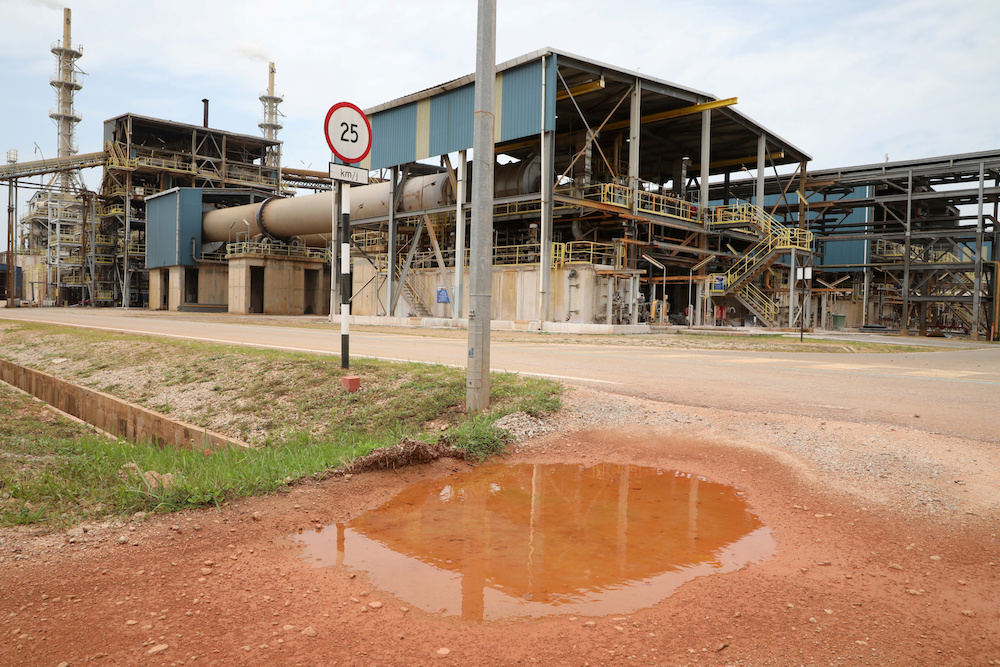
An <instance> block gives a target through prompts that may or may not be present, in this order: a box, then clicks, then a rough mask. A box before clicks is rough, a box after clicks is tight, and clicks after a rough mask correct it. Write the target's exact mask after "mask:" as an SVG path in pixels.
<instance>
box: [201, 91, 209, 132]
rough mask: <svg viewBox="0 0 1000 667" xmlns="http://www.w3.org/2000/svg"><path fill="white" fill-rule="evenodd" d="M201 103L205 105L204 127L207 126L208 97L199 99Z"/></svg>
mask: <svg viewBox="0 0 1000 667" xmlns="http://www.w3.org/2000/svg"><path fill="white" fill-rule="evenodd" d="M201 103H202V104H204V105H205V121H204V122H205V127H208V98H207V97H206V98H204V99H203V100H202V101H201Z"/></svg>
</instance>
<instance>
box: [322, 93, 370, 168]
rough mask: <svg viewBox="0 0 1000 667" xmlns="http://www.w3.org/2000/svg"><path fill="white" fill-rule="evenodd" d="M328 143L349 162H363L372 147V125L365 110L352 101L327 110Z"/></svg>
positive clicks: (339, 155) (342, 158)
mask: <svg viewBox="0 0 1000 667" xmlns="http://www.w3.org/2000/svg"><path fill="white" fill-rule="evenodd" d="M324 129H325V131H326V143H327V144H329V145H330V150H331V151H333V154H334V155H336V156H337V157H338V158H340V159H341V160H343V161H344V162H346V163H347V164H355V163H357V162H361V161H362V160H364V159H365V157H367V155H368V151H370V150H371V147H372V126H371V124H370V123H369V122H368V117H367V116H365V112H364V111H362V110H361V109H359V108H358V107H356V106H355V105H353V104H351V103H350V102H338V103H337V104H334V105H333V106H332V107H330V110H329V111H327V112H326V125H325V127H324Z"/></svg>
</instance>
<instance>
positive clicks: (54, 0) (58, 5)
mask: <svg viewBox="0 0 1000 667" xmlns="http://www.w3.org/2000/svg"><path fill="white" fill-rule="evenodd" d="M32 2H34V3H35V4H36V5H41V6H42V7H48V8H49V9H55V10H56V11H59V10H61V9H63V8H64V7H66V3H65V2H62V1H61V0H32Z"/></svg>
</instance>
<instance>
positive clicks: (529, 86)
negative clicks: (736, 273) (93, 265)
mask: <svg viewBox="0 0 1000 667" xmlns="http://www.w3.org/2000/svg"><path fill="white" fill-rule="evenodd" d="M543 57H545V58H546V59H547V62H546V69H547V70H549V71H548V72H546V76H545V82H546V90H545V97H546V104H545V109H546V114H547V119H546V126H547V129H555V119H556V115H555V114H556V92H557V88H559V86H560V83H561V84H562V86H563V87H568V86H573V85H576V84H575V83H573V80H572V79H576V80H577V81H581V80H582V82H584V83H585V82H587V81H591V80H594V79H595V78H598V77H599V78H601V79H602V80H603V79H607V80H609V81H614V82H617V83H616V84H615V85H616V87H617V88H618V89H619V90H620V89H621V87H622V86H631V85H634V84H635V83H636V82H637V81H638V82H639V83H640V85H641V87H642V90H643V105H644V107H645V106H646V105H647V99H650V100H657V102H654V104H658V105H659V107H660V109H661V110H666V111H670V110H674V109H679V108H683V107H684V106H688V105H694V104H699V103H704V102H710V101H716V100H717V99H718V98H716V97H715V96H714V95H711V94H709V93H705V92H702V91H699V90H696V89H694V88H688V87H684V86H680V85H678V84H676V83H672V82H670V81H666V80H664V79H657V78H655V77H650V76H646V75H644V74H639V73H638V72H634V71H630V70H627V69H623V68H619V67H614V66H612V65H607V64H605V63H602V62H599V61H596V60H589V59H586V58H582V57H580V56H576V55H573V54H571V53H568V52H564V51H559V50H556V49H551V48H545V49H540V50H538V51H534V52H532V53H528V54H525V55H523V56H520V57H518V58H515V59H513V60H508V61H506V62H504V63H501V64H499V65H498V66H497V87H496V90H495V98H494V101H495V108H494V114H495V120H496V125H495V127H496V132H495V135H494V138H495V141H496V142H498V143H499V142H509V141H512V140H515V139H520V138H523V137H529V136H532V135H537V134H538V133H539V132H540V131H541V124H542V121H541V117H542V81H543V76H542V58H543ZM557 76H558V78H557ZM563 76H565V77H567V78H570V81H569V83H567V82H566V81H565V80H563ZM474 84H475V75H474V74H469V75H467V76H464V77H460V78H458V79H453V80H452V81H448V82H446V83H443V84H441V85H439V86H434V87H431V88H427V89H425V90H421V91H418V92H416V93H413V94H411V95H407V96H404V97H400V98H398V99H395V100H392V101H390V102H386V103H384V104H380V105H378V106H374V107H371V108H369V109H366V110H365V113H366V114H368V115H369V117H370V118H371V119H372V126H373V134H374V136H375V140H374V143H373V148H372V157H371V163H370V164H371V168H372V169H379V168H383V167H389V166H395V165H399V164H403V163H405V162H410V161H414V160H417V159H422V158H425V157H433V156H435V155H441V154H444V153H448V152H452V151H455V150H463V149H467V148H471V147H472V123H473V111H474V109H473V106H474ZM427 100H429V101H430V104H429V107H421V108H422V109H427V111H426V112H425V113H424V114H421V115H420V117H419V119H418V117H417V112H416V108H417V105H418V104H419V103H421V102H425V103H426V101H427ZM588 100H589V98H588ZM597 103H598V104H602V102H601V100H597ZM603 104H607V101H606V100H605V101H604V102H603ZM608 110H609V109H608V108H607V107H599V109H598V110H592V112H591V114H592V115H594V116H595V117H596V116H600V115H601V114H603V113H605V112H607V111H608ZM715 114H717V115H715ZM713 115H714V117H715V118H716V119H718V121H719V122H720V123H721V124H720V125H719V126H718V127H719V129H718V130H717V129H716V127H713V135H718V136H719V137H720V138H719V141H721V142H723V143H725V144H726V145H728V146H730V152H733V151H736V150H737V144H739V143H741V142H742V143H743V144H747V145H748V146H751V148H752V151H751V150H750V148H746V151H747V152H748V153H747V154H750V152H752V153H754V154H755V152H756V143H755V142H756V139H755V137H756V136H758V135H760V134H764V135H765V136H767V138H768V145H769V148H771V149H772V150H774V151H775V152H782V153H784V160H783V162H784V163H787V162H798V161H802V160H810V159H811V157H810V156H809V155H808V154H806V153H805V152H804V151H802V150H800V149H798V148H797V147H795V146H794V145H792V144H791V143H790V142H788V141H786V140H784V139H783V138H781V137H780V136H778V135H776V134H775V133H774V132H771V131H770V130H768V129H767V128H765V127H763V126H762V125H760V124H759V123H756V122H755V121H753V120H752V119H750V118H749V117H747V116H745V115H744V114H742V113H740V112H739V111H737V110H736V109H735V108H733V107H725V108H721V109H717V110H716V111H715V112H713ZM713 125H714V124H713ZM672 127H673V128H674V129H673V130H672V131H673V132H675V133H676V132H685V131H686V132H687V133H688V134H692V133H693V135H694V136H693V137H689V138H688V139H690V140H692V141H695V142H696V141H697V139H698V137H697V134H698V132H697V127H696V126H694V125H692V124H691V123H688V124H687V126H685V127H681V126H680V125H678V124H677V123H675V124H674V125H673V126H672ZM685 128H686V129H685ZM654 131H655V130H654ZM739 135H745V136H742V137H740V136H739ZM379 137H381V141H380V140H379ZM736 138H738V140H734V139H736ZM688 139H685V141H687V140H688ZM715 142H716V138H715V136H713V144H714V143H715ZM729 157H730V158H732V157H733V156H729ZM740 157H742V155H740ZM646 167H647V171H649V170H650V169H653V168H655V165H646Z"/></svg>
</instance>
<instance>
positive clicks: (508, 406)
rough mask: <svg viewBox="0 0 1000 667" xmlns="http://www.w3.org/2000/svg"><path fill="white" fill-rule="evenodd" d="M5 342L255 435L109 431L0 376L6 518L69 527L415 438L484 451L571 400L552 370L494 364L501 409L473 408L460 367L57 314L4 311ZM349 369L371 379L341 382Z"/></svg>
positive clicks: (191, 417) (257, 485)
mask: <svg viewBox="0 0 1000 667" xmlns="http://www.w3.org/2000/svg"><path fill="white" fill-rule="evenodd" d="M0 354H2V355H3V356H4V357H6V358H8V359H10V360H12V361H14V362H15V363H20V364H22V365H25V366H30V367H33V368H37V369H39V370H43V371H45V372H47V373H51V374H53V375H57V376H59V377H62V378H64V379H66V380H69V381H71V382H74V383H76V384H80V385H84V386H89V387H93V388H95V389H98V390H100V391H104V392H107V393H110V394H114V395H116V396H119V397H121V398H124V399H125V400H128V401H132V402H134V403H138V404H141V405H144V406H146V407H149V408H152V409H155V410H160V411H164V412H168V413H169V414H170V416H171V417H173V418H177V419H180V420H183V421H188V422H191V423H194V424H197V425H200V426H204V427H206V428H210V429H212V430H214V431H218V432H220V433H223V434H225V435H229V436H231V437H234V438H238V439H242V440H246V441H249V442H251V443H252V444H253V445H254V447H252V448H251V449H243V448H227V449H218V450H215V451H213V452H211V453H210V454H209V455H205V454H202V453H200V452H196V451H184V450H175V449H172V448H160V447H157V446H153V445H149V444H141V443H138V444H130V443H125V442H121V441H115V440H110V439H107V438H103V437H100V436H98V435H95V434H94V433H93V431H91V430H89V429H88V428H86V427H85V426H82V425H79V424H76V423H74V422H72V421H70V420H67V419H65V418H63V417H61V416H59V415H57V414H56V413H54V412H53V411H51V410H48V409H46V408H45V407H44V406H42V405H41V404H39V403H38V402H37V401H34V400H32V399H30V398H28V397H26V396H23V395H21V394H20V393H18V392H16V391H14V390H12V389H11V388H9V387H7V386H6V385H2V386H0V414H5V415H11V418H9V419H5V420H0V454H2V456H0V524H2V525H13V524H45V525H49V526H53V527H60V526H65V525H69V524H72V523H74V522H78V521H82V520H92V519H95V518H97V517H101V516H105V515H109V514H111V515H125V514H130V513H133V512H136V511H174V510H179V509H184V508H188V507H199V506H206V505H213V504H219V503H221V502H223V501H225V500H227V499H230V498H236V497H241V496H248V495H254V494H261V493H270V492H274V491H276V490H279V489H280V488H282V487H284V486H286V485H288V484H290V483H293V482H295V481H296V480H299V479H302V478H305V477H310V476H314V475H320V474H323V473H325V472H327V471H330V470H333V469H337V468H339V467H342V466H344V465H346V464H347V463H349V462H350V461H352V460H354V459H355V458H357V457H359V456H362V455H364V454H367V453H368V452H370V451H372V450H373V449H375V448H377V447H384V446H391V445H393V444H396V443H397V442H399V441H400V440H401V439H403V438H416V439H418V440H424V441H428V442H432V441H439V440H443V441H446V442H448V443H449V444H451V445H453V446H455V447H456V448H459V449H462V450H464V451H466V452H467V453H468V454H469V455H470V456H471V457H472V458H475V459H485V458H487V457H489V456H491V455H494V454H498V453H501V452H502V451H503V449H504V446H505V445H506V443H507V440H508V434H507V433H506V432H504V431H503V430H502V429H499V428H497V427H496V426H495V422H496V421H497V420H498V419H500V418H501V417H503V416H505V415H508V414H511V413H513V412H519V411H520V412H525V413H528V414H531V415H535V416H540V415H544V414H547V413H550V412H552V411H555V410H557V409H558V408H559V404H560V399H559V396H560V386H559V385H558V384H557V383H555V382H553V381H550V380H546V379H541V378H535V377H525V376H518V375H514V374H507V373H493V375H492V383H491V384H492V386H491V389H492V391H491V394H492V400H491V404H492V408H491V410H490V411H488V412H486V413H482V414H477V415H466V414H465V412H464V401H465V374H464V371H463V370H462V369H458V368H451V367H446V366H434V365H426V364H407V363H391V362H381V361H374V360H367V359H358V360H352V368H351V369H350V371H343V370H342V369H340V359H339V357H336V356H320V355H310V354H300V353H290V352H282V351H274V350H258V349H254V348H245V347H239V346H226V345H216V344H208V343H197V342H190V341H176V340H170V339H162V338H154V337H141V336H140V337H136V336H125V335H122V334H115V333H109V332H94V331H87V330H78V329H72V328H65V327H55V326H48V325H36V324H16V325H15V324H7V323H3V324H2V325H0ZM348 373H349V374H352V375H357V376H359V377H360V378H361V390H360V391H358V392H356V393H348V392H345V391H342V390H341V381H340V380H341V377H343V375H345V374H348ZM147 472H152V473H155V474H154V475H147V474H145V473H147ZM164 475H171V476H172V477H168V478H166V479H167V483H161V481H160V479H161V476H164Z"/></svg>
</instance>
